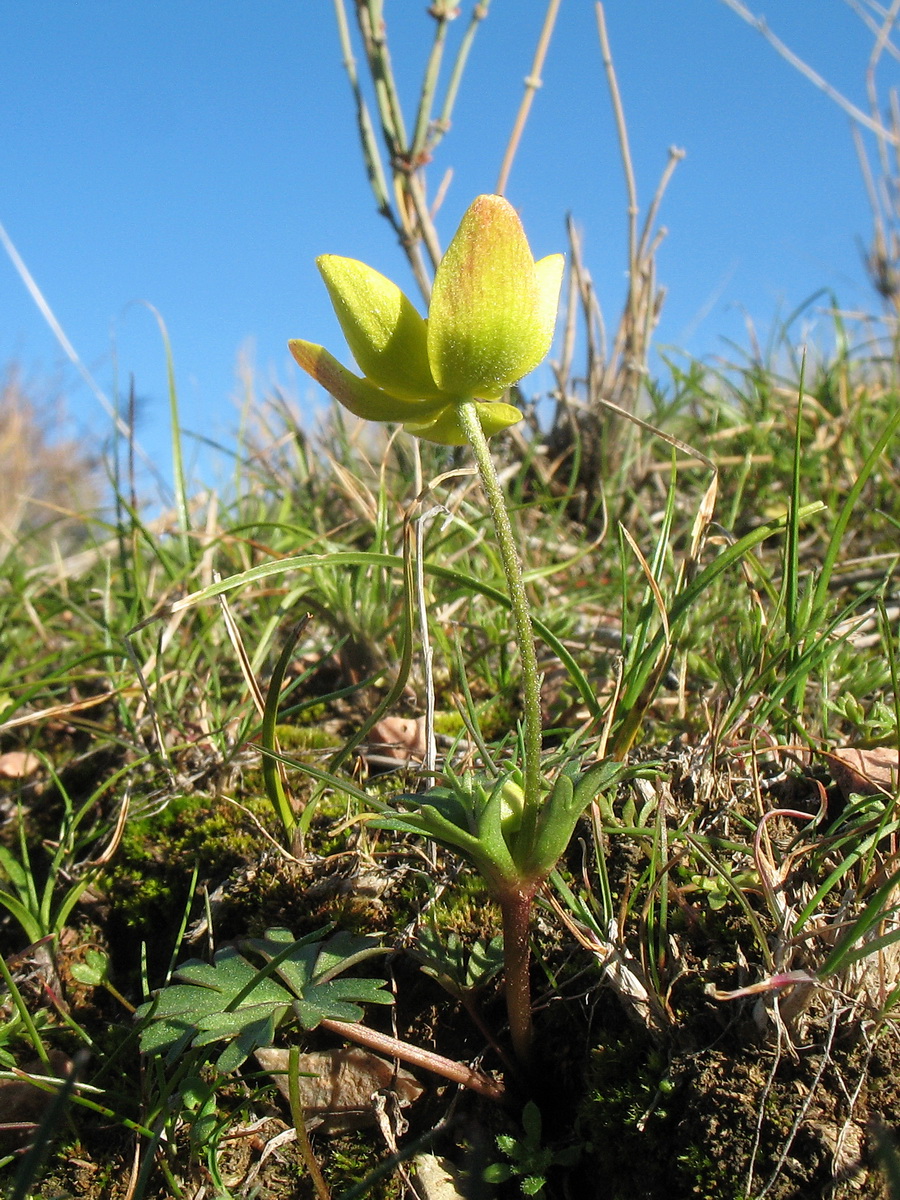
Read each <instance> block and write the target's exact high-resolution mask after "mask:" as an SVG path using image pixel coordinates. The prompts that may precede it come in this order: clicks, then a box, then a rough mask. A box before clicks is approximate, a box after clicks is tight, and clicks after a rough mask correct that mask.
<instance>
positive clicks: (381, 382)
mask: <svg viewBox="0 0 900 1200" xmlns="http://www.w3.org/2000/svg"><path fill="white" fill-rule="evenodd" d="M316 264H317V266H318V268H319V271H320V272H321V274H322V278H323V279H324V280H325V286H326V287H327V288H328V294H329V295H330V296H331V303H332V304H333V305H334V311H335V312H336V313H337V318H338V320H339V321H340V323H341V329H342V330H343V331H344V337H345V338H346V339H347V345H348V346H349V347H350V350H351V353H352V354H353V357H354V358H355V359H356V361H357V362H358V363H359V366H360V367H361V368H362V372H363V374H364V375H365V376H366V378H367V379H371V380H372V382H373V383H374V384H376V385H377V386H378V387H380V388H384V390H385V391H387V392H390V393H391V395H393V396H399V397H400V398H401V399H407V400H418V399H421V398H423V397H425V398H428V399H436V398H437V396H438V395H439V392H438V387H437V384H436V383H435V382H434V379H433V378H432V376H431V368H430V367H429V365H428V345H427V338H426V333H425V321H424V320H423V319H422V317H421V316H420V315H419V313H418V312H416V309H415V308H414V306H413V304H412V303H411V301H410V300H408V299H407V297H406V296H405V295H404V294H403V292H401V290H400V288H398V287H397V285H396V284H395V283H392V282H391V280H390V279H387V278H385V276H384V275H382V274H380V272H378V271H375V270H373V269H372V268H371V267H369V266H367V265H366V264H365V263H363V262H359V261H358V260H357V259H355V258H341V257H340V256H339V255H337V254H323V255H322V256H321V257H320V258H317V259H316Z"/></svg>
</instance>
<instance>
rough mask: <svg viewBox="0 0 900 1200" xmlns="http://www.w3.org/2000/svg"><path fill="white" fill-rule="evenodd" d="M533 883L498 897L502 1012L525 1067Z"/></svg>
mask: <svg viewBox="0 0 900 1200" xmlns="http://www.w3.org/2000/svg"><path fill="white" fill-rule="evenodd" d="M534 893H535V886H534V885H533V884H528V885H524V886H523V888H521V889H517V890H515V891H512V892H509V893H507V894H506V895H505V896H502V897H500V909H501V912H502V913H503V974H504V979H505V986H506V1012H507V1016H508V1017H509V1036H510V1039H511V1041H512V1044H513V1049H514V1050H515V1053H516V1058H517V1059H518V1060H519V1062H520V1063H522V1064H523V1066H525V1067H527V1065H528V1063H529V1061H530V1059H531V1047H532V1043H533V1041H534V1026H533V1023H532V1019H531V979H530V977H529V971H528V968H529V963H530V961H531V945H530V933H531V906H532V903H533V901H534Z"/></svg>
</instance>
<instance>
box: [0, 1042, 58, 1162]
mask: <svg viewBox="0 0 900 1200" xmlns="http://www.w3.org/2000/svg"><path fill="white" fill-rule="evenodd" d="M49 1058H50V1067H49V1071H48V1068H47V1067H46V1066H45V1065H44V1063H43V1062H41V1060H40V1059H39V1058H36V1059H34V1060H33V1061H32V1062H27V1063H25V1065H24V1066H23V1067H22V1070H23V1071H25V1072H26V1073H27V1074H29V1075H47V1074H52V1075H55V1076H56V1077H57V1078H60V1079H62V1078H63V1077H64V1076H66V1075H68V1074H69V1072H70V1071H71V1070H72V1060H71V1059H70V1058H69V1057H68V1056H67V1055H65V1054H63V1052H62V1051H61V1050H51V1051H50V1053H49ZM54 1096H55V1092H52V1091H50V1092H48V1091H45V1090H44V1089H43V1088H41V1087H38V1085H37V1084H35V1083H30V1082H29V1081H28V1080H27V1079H4V1080H0V1135H2V1137H3V1141H4V1142H5V1143H8V1144H11V1145H21V1144H22V1143H23V1142H25V1141H27V1139H28V1136H29V1135H30V1134H31V1133H32V1132H33V1128H32V1127H33V1126H35V1125H37V1124H38V1123H39V1122H40V1120H41V1117H43V1115H44V1113H45V1112H46V1110H47V1106H48V1105H50V1104H52V1103H53V1098H54Z"/></svg>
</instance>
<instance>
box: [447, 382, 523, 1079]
mask: <svg viewBox="0 0 900 1200" xmlns="http://www.w3.org/2000/svg"><path fill="white" fill-rule="evenodd" d="M459 413H460V424H461V425H462V428H463V430H464V432H465V434H466V437H467V438H468V439H469V444H470V445H471V447H472V452H473V454H474V455H475V461H476V463H477V464H478V473H479V475H480V476H481V486H482V487H483V488H484V492H485V495H486V496H487V500H488V505H489V507H490V510H491V519H492V520H493V522H494V531H495V533H496V536H497V545H498V546H499V549H500V558H501V560H502V562H503V570H504V572H505V574H506V586H507V589H508V592H509V600H510V605H511V607H512V614H513V625H514V629H515V639H516V644H517V645H518V647H519V656H520V659H521V663H522V709H523V718H524V719H523V725H524V746H525V761H524V763H523V771H522V774H523V777H524V778H523V788H522V790H523V792H524V802H523V806H522V826H521V830H520V833H519V838H518V839H517V841H518V843H519V845H520V846H521V847H522V848H523V852H524V854H525V856H526V858H527V855H528V853H529V852H530V850H531V848H532V846H533V844H534V837H535V828H536V823H537V815H538V809H539V807H540V804H541V679H540V675H539V673H538V665H537V654H536V652H535V648H534V632H533V630H532V625H531V613H530V611H529V608H528V597H527V596H526V594H525V581H524V578H523V576H522V562H521V559H520V558H519V552H518V550H517V549H516V541H515V538H514V536H513V531H512V526H511V524H510V521H509V512H508V510H507V507H506V498H505V496H504V495H503V489H502V488H501V486H500V480H499V479H498V478H497V471H496V468H495V467H494V460H493V459H492V458H491V452H490V450H489V448H488V442H487V438H486V437H485V436H484V430H483V429H482V428H481V422H480V421H479V419H478V411H477V409H476V407H475V403H474V401H473V400H467V401H465V402H464V403H463V404H461V405H460V406H459ZM520 861H521V860H520ZM536 886H537V883H536V881H534V880H524V879H523V880H522V881H521V885H520V886H518V887H516V886H509V887H507V888H504V890H503V892H502V893H501V894H499V895H498V896H497V899H498V901H499V903H500V908H501V911H502V913H503V960H504V974H505V978H506V1010H507V1013H508V1016H509V1029H510V1037H511V1039H512V1043H513V1048H514V1050H515V1053H516V1057H517V1058H518V1060H519V1061H520V1062H521V1063H523V1064H527V1063H528V1061H529V1058H530V1056H531V1044H532V1040H533V1026H532V1018H531V983H530V980H529V975H528V965H529V960H530V948H529V935H530V932H531V906H532V901H533V899H534V892H535V888H536Z"/></svg>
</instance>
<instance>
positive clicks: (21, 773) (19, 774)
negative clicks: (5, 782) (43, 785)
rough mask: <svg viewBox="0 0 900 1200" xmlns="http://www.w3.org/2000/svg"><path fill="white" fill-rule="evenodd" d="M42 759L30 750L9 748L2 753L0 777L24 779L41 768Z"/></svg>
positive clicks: (0, 756)
mask: <svg viewBox="0 0 900 1200" xmlns="http://www.w3.org/2000/svg"><path fill="white" fill-rule="evenodd" d="M40 765H41V760H40V759H39V758H38V756H37V755H36V754H32V753H31V751H30V750H7V752H6V753H5V754H0V778H3V779H24V778H25V776H26V775H33V774H34V773H35V771H37V770H38V769H39V767H40Z"/></svg>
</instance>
